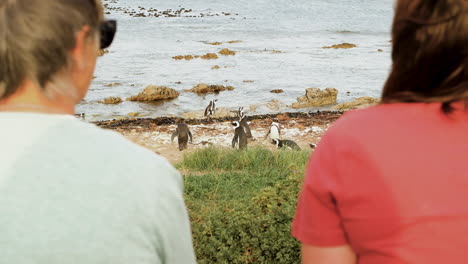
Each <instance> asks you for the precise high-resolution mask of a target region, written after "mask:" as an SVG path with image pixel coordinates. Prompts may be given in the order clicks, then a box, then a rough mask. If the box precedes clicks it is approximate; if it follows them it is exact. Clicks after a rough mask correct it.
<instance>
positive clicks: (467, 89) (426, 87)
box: [382, 0, 468, 112]
mask: <svg viewBox="0 0 468 264" xmlns="http://www.w3.org/2000/svg"><path fill="white" fill-rule="evenodd" d="M467 6H468V1H467V0H398V2H397V5H396V13H395V18H394V21H393V30H392V37H393V51H392V60H393V66H392V71H391V73H390V76H389V78H388V80H387V82H386V84H385V87H384V90H383V93H382V102H383V103H396V102H409V103H411V102H426V103H432V102H440V103H442V109H443V110H444V111H445V112H450V111H451V107H450V104H451V103H452V102H455V101H459V100H464V99H468V68H467V67H468V8H467Z"/></svg>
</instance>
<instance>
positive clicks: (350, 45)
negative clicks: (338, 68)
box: [323, 43, 357, 49]
mask: <svg viewBox="0 0 468 264" xmlns="http://www.w3.org/2000/svg"><path fill="white" fill-rule="evenodd" d="M355 47H357V46H356V45H354V44H351V43H342V44H338V45H332V46H328V47H323V48H324V49H351V48H355Z"/></svg>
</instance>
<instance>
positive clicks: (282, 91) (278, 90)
mask: <svg viewBox="0 0 468 264" xmlns="http://www.w3.org/2000/svg"><path fill="white" fill-rule="evenodd" d="M270 93H276V94H279V93H284V90H283V89H274V90H271V91H270Z"/></svg>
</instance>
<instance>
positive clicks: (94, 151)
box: [58, 120, 176, 174]
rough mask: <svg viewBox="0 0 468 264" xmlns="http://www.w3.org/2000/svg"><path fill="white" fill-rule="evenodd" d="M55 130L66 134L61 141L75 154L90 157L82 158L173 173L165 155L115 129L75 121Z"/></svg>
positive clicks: (173, 170) (138, 168)
mask: <svg viewBox="0 0 468 264" xmlns="http://www.w3.org/2000/svg"><path fill="white" fill-rule="evenodd" d="M58 131H62V133H64V134H68V135H69V136H66V137H65V138H64V140H65V141H68V142H69V143H68V145H69V146H70V145H73V146H74V147H75V148H77V149H78V151H77V152H78V153H81V154H82V155H91V156H92V157H82V158H83V159H84V160H90V159H94V160H97V161H99V162H106V163H107V164H112V165H114V166H119V167H129V166H131V167H133V168H135V169H136V170H139V171H142V170H143V171H144V170H146V171H153V172H154V171H159V172H163V171H167V172H170V173H171V174H174V173H176V171H175V169H174V168H173V166H172V165H171V164H170V163H169V162H168V161H167V160H166V159H165V158H163V157H161V156H159V155H157V154H156V153H154V152H152V151H150V150H149V149H146V148H144V147H142V146H139V145H137V144H135V143H133V142H131V141H130V140H128V139H127V138H125V137H124V136H123V135H122V134H120V133H118V132H115V131H111V130H107V129H102V128H100V127H98V126H96V125H95V124H90V123H85V122H81V121H78V120H76V121H73V122H69V123H68V124H64V125H63V127H62V128H61V129H58Z"/></svg>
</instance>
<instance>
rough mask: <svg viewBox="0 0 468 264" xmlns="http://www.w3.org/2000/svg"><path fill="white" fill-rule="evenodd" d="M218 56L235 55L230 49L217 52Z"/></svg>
mask: <svg viewBox="0 0 468 264" xmlns="http://www.w3.org/2000/svg"><path fill="white" fill-rule="evenodd" d="M219 54H221V55H225V56H228V55H236V52H235V51H232V50H230V49H222V50H221V51H219Z"/></svg>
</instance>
